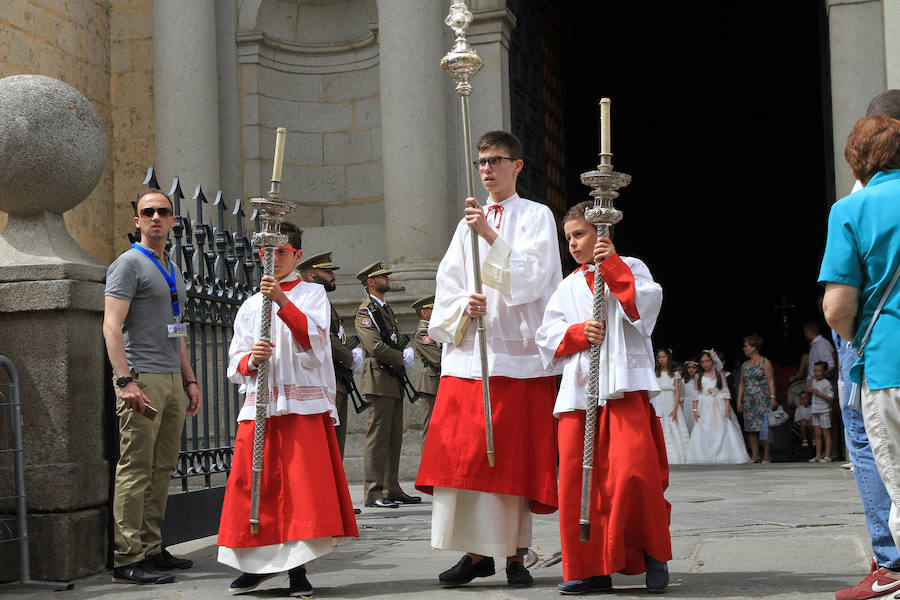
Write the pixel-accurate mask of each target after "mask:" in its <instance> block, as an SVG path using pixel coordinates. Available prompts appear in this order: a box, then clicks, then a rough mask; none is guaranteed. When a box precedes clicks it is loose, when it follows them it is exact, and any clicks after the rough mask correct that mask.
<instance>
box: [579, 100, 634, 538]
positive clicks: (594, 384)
mask: <svg viewBox="0 0 900 600" xmlns="http://www.w3.org/2000/svg"><path fill="white" fill-rule="evenodd" d="M600 103H601V109H602V110H601V134H600V138H601V143H600V147H601V150H602V151H601V152H600V164H599V165H597V169H596V170H594V171H588V172H586V173H582V174H581V183H583V184H585V185H586V186H589V187H590V188H591V193H590V196H591V197H592V198H593V199H594V206H593V207H592V208H589V209H587V210H585V211H584V218H585V219H586V220H587V221H589V222H591V223H593V224H594V225H595V226H596V227H597V237H598V238H601V237H609V228H610V227H611V226H613V225H615V224H616V223H618V222H619V221H621V220H622V212H621V211H619V210H617V209H616V208H614V207H613V204H612V203H613V200H615V199H616V198H618V196H619V192H618V190H619V188H623V187H625V186H626V185H628V184H629V183H631V175H627V174H625V173H618V172H616V171H613V166H612V152H610V151H609V145H610V144H609V99H608V98H604V99H603V100H601V101H600ZM604 104H605V105H606V106H604ZM604 117H605V118H604ZM597 264H599V263H597ZM605 292H606V285H605V283H604V282H603V278H602V277H601V276H600V272H599V271H597V272H596V273H595V277H594V304H593V310H594V314H593V319H594V320H595V321H600V322H601V323H603V324H604V325H605V324H606V294H605ZM590 365H591V366H590V371H589V373H588V397H587V406H586V407H585V415H584V462H583V465H582V475H581V516H580V518H579V519H578V525H579V531H578V539H579V540H580V541H582V542H586V541H588V539H590V534H591V514H590V510H591V475H592V472H593V470H594V443H595V440H596V423H597V402H598V400H599V398H600V392H599V377H600V345H599V344H591V362H590Z"/></svg>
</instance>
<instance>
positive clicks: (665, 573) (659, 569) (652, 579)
mask: <svg viewBox="0 0 900 600" xmlns="http://www.w3.org/2000/svg"><path fill="white" fill-rule="evenodd" d="M644 568H645V569H647V574H646V575H645V576H644V580H645V581H646V583H647V591H648V592H652V593H654V594H661V593H663V592H665V591H666V586H667V585H669V567H668V565H666V563H664V562H663V561H661V560H656V559H655V558H652V557H650V556H647V555H646V554H645V555H644Z"/></svg>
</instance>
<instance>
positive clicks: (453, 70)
mask: <svg viewBox="0 0 900 600" xmlns="http://www.w3.org/2000/svg"><path fill="white" fill-rule="evenodd" d="M471 22H472V13H471V12H470V11H469V9H468V7H467V6H466V3H465V2H463V1H462V0H454V1H453V2H451V3H450V14H448V15H447V18H446V19H444V23H445V24H446V25H447V26H448V27H450V29H452V30H453V32H454V33H456V41H455V42H454V44H453V48H451V49H450V52H448V53H447V54H446V55H445V56H444V58H442V59H441V67H443V69H444V70H445V71H447V72H448V73H450V76H451V77H453V81H455V82H456V94H457V95H458V96H459V101H460V109H461V111H462V134H463V155H464V156H465V157H466V160H465V163H466V195H467V196H468V197H474V196H475V165H473V164H472V156H474V154H473V152H472V123H471V120H470V117H469V96H470V95H471V94H472V78H473V77H475V75H476V74H477V73H478V71H480V70H481V66H482V65H483V64H484V61H483V60H482V59H481V57H480V56H478V54H477V53H476V52H475V50H474V49H472V46H470V45H469V42H468V40H466V30H467V29H468V28H469V24H470V23H471ZM469 238H470V239H471V240H472V269H473V271H474V280H475V293H476V294H481V293H483V292H482V287H481V256H480V252H479V251H478V235H477V234H476V233H475V230H470V231H469ZM475 323H476V331H475V337H476V341H477V343H476V345H477V346H478V351H479V353H480V355H481V395H482V398H483V399H484V435H485V439H486V441H487V459H488V464H489V465H490V466H492V467H493V466H494V424H493V420H492V418H491V386H490V382H489V381H488V376H489V373H488V359H487V340H486V339H485V335H484V334H485V332H484V318H483V317H477V318H476V319H475Z"/></svg>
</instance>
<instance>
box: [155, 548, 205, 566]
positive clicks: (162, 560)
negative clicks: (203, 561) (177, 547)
mask: <svg viewBox="0 0 900 600" xmlns="http://www.w3.org/2000/svg"><path fill="white" fill-rule="evenodd" d="M147 561H148V562H150V563H151V564H152V565H153V567H154V568H155V569H157V570H159V571H176V570H179V571H180V570H184V569H190V568H191V567H193V566H194V561H192V560H188V559H187V558H176V557H174V556H172V555H171V554H169V551H168V550H166V549H165V548H163V549H162V551H161V552H160V553H159V554H157V555H156V556H151V557H150V558H148V559H147Z"/></svg>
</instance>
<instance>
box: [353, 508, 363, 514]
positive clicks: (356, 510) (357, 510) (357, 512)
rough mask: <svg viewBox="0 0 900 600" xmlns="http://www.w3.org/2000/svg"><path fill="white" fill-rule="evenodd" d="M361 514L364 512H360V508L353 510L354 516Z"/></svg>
mask: <svg viewBox="0 0 900 600" xmlns="http://www.w3.org/2000/svg"><path fill="white" fill-rule="evenodd" d="M361 512H362V511H361V510H359V509H358V508H354V509H353V514H354V515H358V514H359V513H361Z"/></svg>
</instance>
